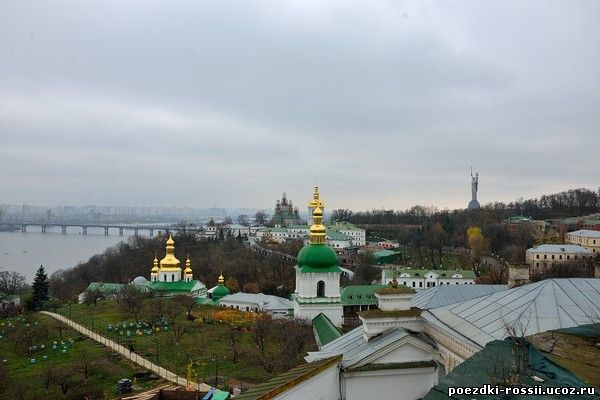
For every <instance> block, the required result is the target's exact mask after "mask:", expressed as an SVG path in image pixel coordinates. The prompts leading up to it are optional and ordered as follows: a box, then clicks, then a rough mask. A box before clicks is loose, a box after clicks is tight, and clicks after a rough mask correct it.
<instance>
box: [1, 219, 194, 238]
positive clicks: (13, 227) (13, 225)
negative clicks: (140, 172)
mask: <svg viewBox="0 0 600 400" xmlns="http://www.w3.org/2000/svg"><path fill="white" fill-rule="evenodd" d="M0 227H3V228H5V230H9V231H15V232H27V228H28V227H39V228H40V230H41V232H42V233H46V232H47V231H48V228H57V227H60V228H61V233H62V234H63V235H65V234H66V233H67V228H73V227H75V228H81V233H82V234H84V235H87V233H88V228H100V229H104V235H106V236H108V234H109V231H110V230H111V229H112V230H113V231H114V230H118V232H119V236H123V234H124V232H125V231H133V234H134V235H138V234H139V232H140V231H147V232H148V233H149V234H150V236H154V231H164V232H166V233H169V232H170V231H180V230H185V231H188V232H202V231H204V230H203V229H202V228H201V227H185V228H183V227H180V226H177V225H160V224H157V225H146V224H144V225H124V224H98V223H78V222H77V223H63V222H3V223H0Z"/></svg>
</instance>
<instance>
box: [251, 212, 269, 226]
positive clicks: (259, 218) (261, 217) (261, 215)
mask: <svg viewBox="0 0 600 400" xmlns="http://www.w3.org/2000/svg"><path fill="white" fill-rule="evenodd" d="M254 222H256V223H257V224H258V225H264V224H266V223H267V214H266V213H265V212H264V211H257V212H256V214H254Z"/></svg>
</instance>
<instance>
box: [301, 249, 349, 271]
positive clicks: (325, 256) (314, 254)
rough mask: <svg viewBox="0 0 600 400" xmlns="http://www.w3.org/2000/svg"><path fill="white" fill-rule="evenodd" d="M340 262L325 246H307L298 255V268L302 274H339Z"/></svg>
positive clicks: (331, 250) (333, 252)
mask: <svg viewBox="0 0 600 400" xmlns="http://www.w3.org/2000/svg"><path fill="white" fill-rule="evenodd" d="M339 265H340V261H339V260H338V256H337V254H335V251H333V249H332V248H331V247H329V246H327V245H325V244H311V243H309V244H307V245H306V246H304V247H303V248H302V249H301V250H300V252H299V253H298V267H300V269H301V270H302V271H303V272H321V271H322V272H339V271H340V268H339Z"/></svg>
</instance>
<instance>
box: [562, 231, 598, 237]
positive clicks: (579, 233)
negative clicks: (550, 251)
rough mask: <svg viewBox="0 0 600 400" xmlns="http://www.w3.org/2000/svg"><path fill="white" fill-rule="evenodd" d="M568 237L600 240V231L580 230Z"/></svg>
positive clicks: (570, 233)
mask: <svg viewBox="0 0 600 400" xmlns="http://www.w3.org/2000/svg"><path fill="white" fill-rule="evenodd" d="M567 235H573V236H580V237H588V238H600V231H592V230H589V229H580V230H578V231H574V232H569V233H568V234H567Z"/></svg>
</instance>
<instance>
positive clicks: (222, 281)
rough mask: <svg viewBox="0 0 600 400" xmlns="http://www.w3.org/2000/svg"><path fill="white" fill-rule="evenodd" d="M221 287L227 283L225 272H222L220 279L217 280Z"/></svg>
mask: <svg viewBox="0 0 600 400" xmlns="http://www.w3.org/2000/svg"><path fill="white" fill-rule="evenodd" d="M217 282H218V283H219V285H223V284H224V283H225V278H224V277H223V271H221V275H219V279H217Z"/></svg>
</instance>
